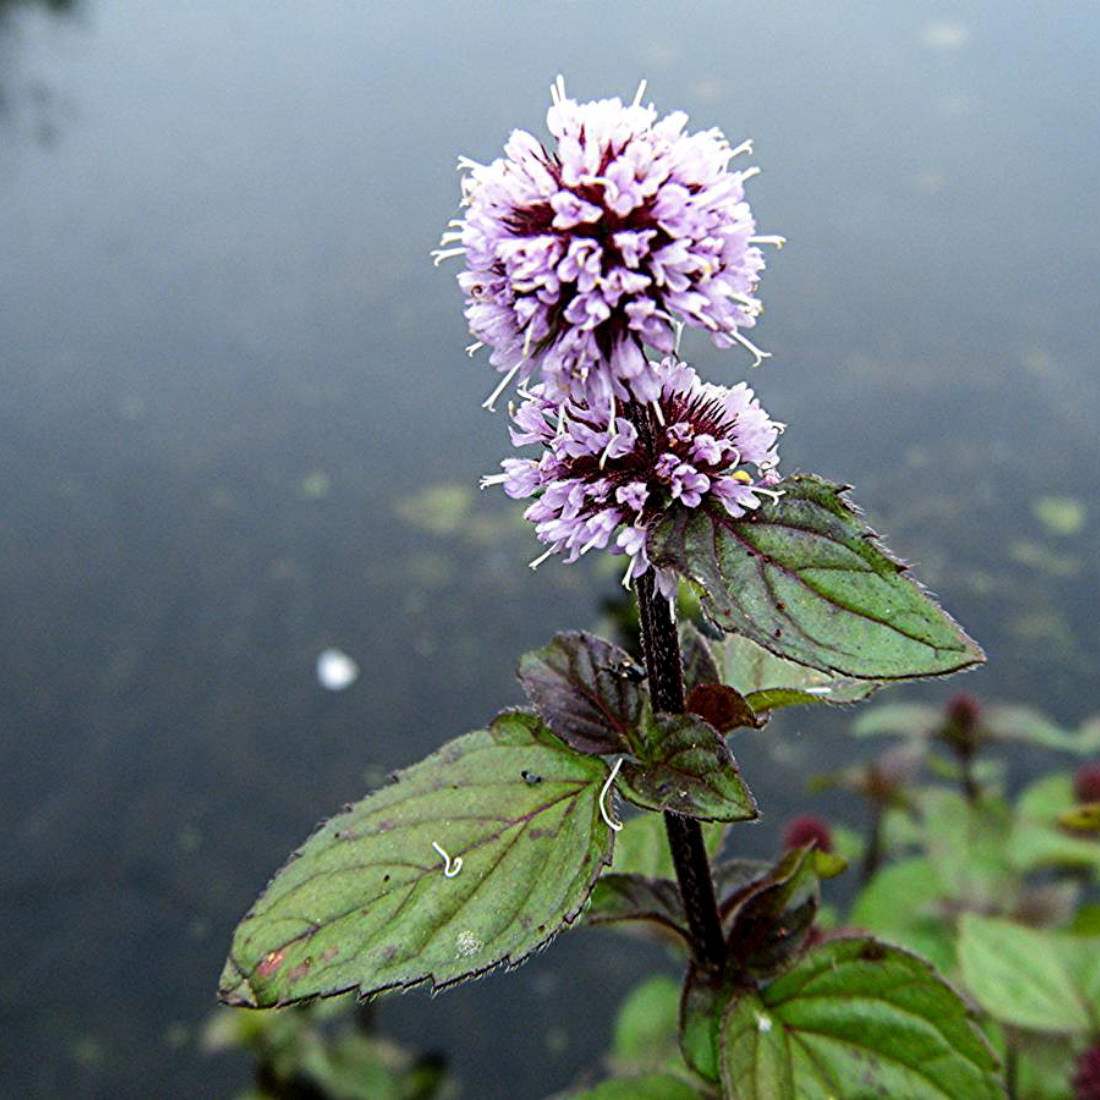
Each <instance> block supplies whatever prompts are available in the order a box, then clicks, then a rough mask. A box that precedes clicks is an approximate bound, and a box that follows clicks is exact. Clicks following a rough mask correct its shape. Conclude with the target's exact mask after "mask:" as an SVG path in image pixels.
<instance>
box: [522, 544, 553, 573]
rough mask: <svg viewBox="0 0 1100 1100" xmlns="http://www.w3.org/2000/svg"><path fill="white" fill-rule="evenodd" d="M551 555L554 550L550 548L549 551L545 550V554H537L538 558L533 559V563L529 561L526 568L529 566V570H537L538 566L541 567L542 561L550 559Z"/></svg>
mask: <svg viewBox="0 0 1100 1100" xmlns="http://www.w3.org/2000/svg"><path fill="white" fill-rule="evenodd" d="M553 553H554V548H553V547H550V549H549V550H547V551H546V553H544V554H539V556H538V557H537V558H535V560H534V561H529V562H528V563H527V564H528V566H530V568H531V569H538V567H539V566H540V565H542V563H543V562H544V561H546V559H547V558H548V557H550V556H551V555H552V554H553Z"/></svg>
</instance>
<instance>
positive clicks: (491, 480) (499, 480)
mask: <svg viewBox="0 0 1100 1100" xmlns="http://www.w3.org/2000/svg"><path fill="white" fill-rule="evenodd" d="M507 480H508V475H507V474H486V475H485V476H484V477H483V478H481V480H480V481H478V483H477V487H478V488H479V489H488V488H489V486H490V485H503V484H504V483H505V482H506V481H507Z"/></svg>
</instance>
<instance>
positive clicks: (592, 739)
mask: <svg viewBox="0 0 1100 1100" xmlns="http://www.w3.org/2000/svg"><path fill="white" fill-rule="evenodd" d="M636 670H637V666H636V665H635V664H634V662H633V661H632V660H631V658H630V654H629V653H627V652H626V650H625V649H620V648H619V647H618V646H617V645H612V644H611V643H610V642H605V641H604V640H603V639H602V638H597V637H596V636H595V635H594V634H586V633H584V632H583V631H571V632H569V633H565V634H555V635H554V638H553V640H552V641H551V642H550V644H549V645H547V646H543V648H542V649H536V650H534V651H532V652H531V653H525V654H524V655H523V656H522V657H521V658H520V660H519V668H518V670H517V672H516V675H517V676H518V677H519V682H520V684H521V685H522V687H523V690H524V691H525V692H526V694H527V697H528V698H529V699H530V700H531V705H532V706H533V707H534V708H535V709H536V710H537V711H538V712H539V715H540V716H541V718H542V720H543V721H544V722H545V723H546V724H547V725H548V726H549V727H550V729H551V730H553V731H554V733H556V734H557V735H558V736H559V737H560V738H561V739H562V740H563V741H565V742H566V743H567V744H569V745H571V746H572V747H573V748H575V749H576V750H577V751H578V752H585V753H593V754H595V755H600V754H601V753H615V752H627V751H630V750H631V749H632V748H633V747H634V746H635V744H636V741H637V736H636V734H637V730H638V727H639V725H640V724H641V721H642V714H643V711H644V708H645V698H646V692H645V689H644V687H642V685H641V684H640V683H639V682H638V679H637V676H638V671H640V670H638V671H636Z"/></svg>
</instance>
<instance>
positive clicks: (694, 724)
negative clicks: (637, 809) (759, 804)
mask: <svg viewBox="0 0 1100 1100" xmlns="http://www.w3.org/2000/svg"><path fill="white" fill-rule="evenodd" d="M648 733H649V736H648V741H647V744H646V747H645V748H644V749H643V752H644V754H645V755H644V758H643V759H642V760H641V761H634V760H629V759H628V760H626V761H625V762H624V763H623V768H622V771H621V773H620V777H619V785H620V789H621V790H622V793H623V795H624V796H625V797H626V798H628V799H630V801H631V802H633V803H634V804H635V805H638V806H642V807H644V808H645V809H647V810H661V811H664V810H672V811H673V812H674V813H678V814H684V815H686V816H688V817H695V818H698V819H700V820H702V821H752V820H753V819H754V818H756V817H758V816H759V811H758V810H757V808H756V800H755V799H754V798H753V797H752V792H751V791H750V790H749V788H748V787H747V786H745V783H744V781H743V780H742V778H741V773H740V771H739V770H738V768H737V761H736V760H734V758H733V754H732V753H731V752H730V750H729V746H728V745H727V744H726V741H725V738H723V737H721V736H720V735H719V734H718V733H717V731H716V730H715V729H714V728H713V727H712V726H710V725H708V724H707V723H706V722H704V721H703V720H702V719H701V718H699V717H698V716H697V715H694V714H659V715H657V716H656V717H655V718H654V720H653V723H652V726H651V728H650V730H649V731H648Z"/></svg>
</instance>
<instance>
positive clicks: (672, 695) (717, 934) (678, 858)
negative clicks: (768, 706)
mask: <svg viewBox="0 0 1100 1100" xmlns="http://www.w3.org/2000/svg"><path fill="white" fill-rule="evenodd" d="M635 591H636V593H637V597H638V613H639V616H640V618H641V622H642V650H643V652H644V655H645V666H646V673H647V674H648V677H649V692H650V698H651V699H652V701H653V709H654V710H656V711H660V712H663V713H665V714H682V713H683V710H684V675H683V666H682V664H681V657H680V638H679V635H678V634H677V631H676V623H675V622H674V621H673V618H672V613H671V611H670V609H669V605H668V601H667V600H666V599H665V598H664V597H663V596H662V595H661V594H660V593H659V592H658V591H657V589H656V585H655V584H654V580H653V571H652V570H650V571H648V572H647V573H644V574H643V575H642V576H640V577H639V578H638V579H637V580H636V581H635ZM665 831H666V832H667V833H668V844H669V848H670V849H671V850H672V863H673V866H675V868H676V878H677V881H678V882H679V884H680V898H681V900H682V901H683V903H684V912H685V913H686V915H687V922H688V929H689V930H690V932H691V939H692V952H693V954H694V957H695V962H696V964H697V965H698V966H700V967H703V968H705V969H707V970H711V971H719V970H721V969H722V966H723V964H724V963H725V958H726V942H725V937H724V936H723V935H722V922H721V920H720V918H719V916H718V903H717V900H716V898H715V896H714V882H713V880H712V879H711V875H710V860H709V858H708V856H707V849H706V845H705V844H704V843H703V830H702V829H701V828H700V827H699V822H698V821H696V820H695V819H694V818H691V817H684V816H682V815H681V814H674V813H669V812H666V813H665Z"/></svg>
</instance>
